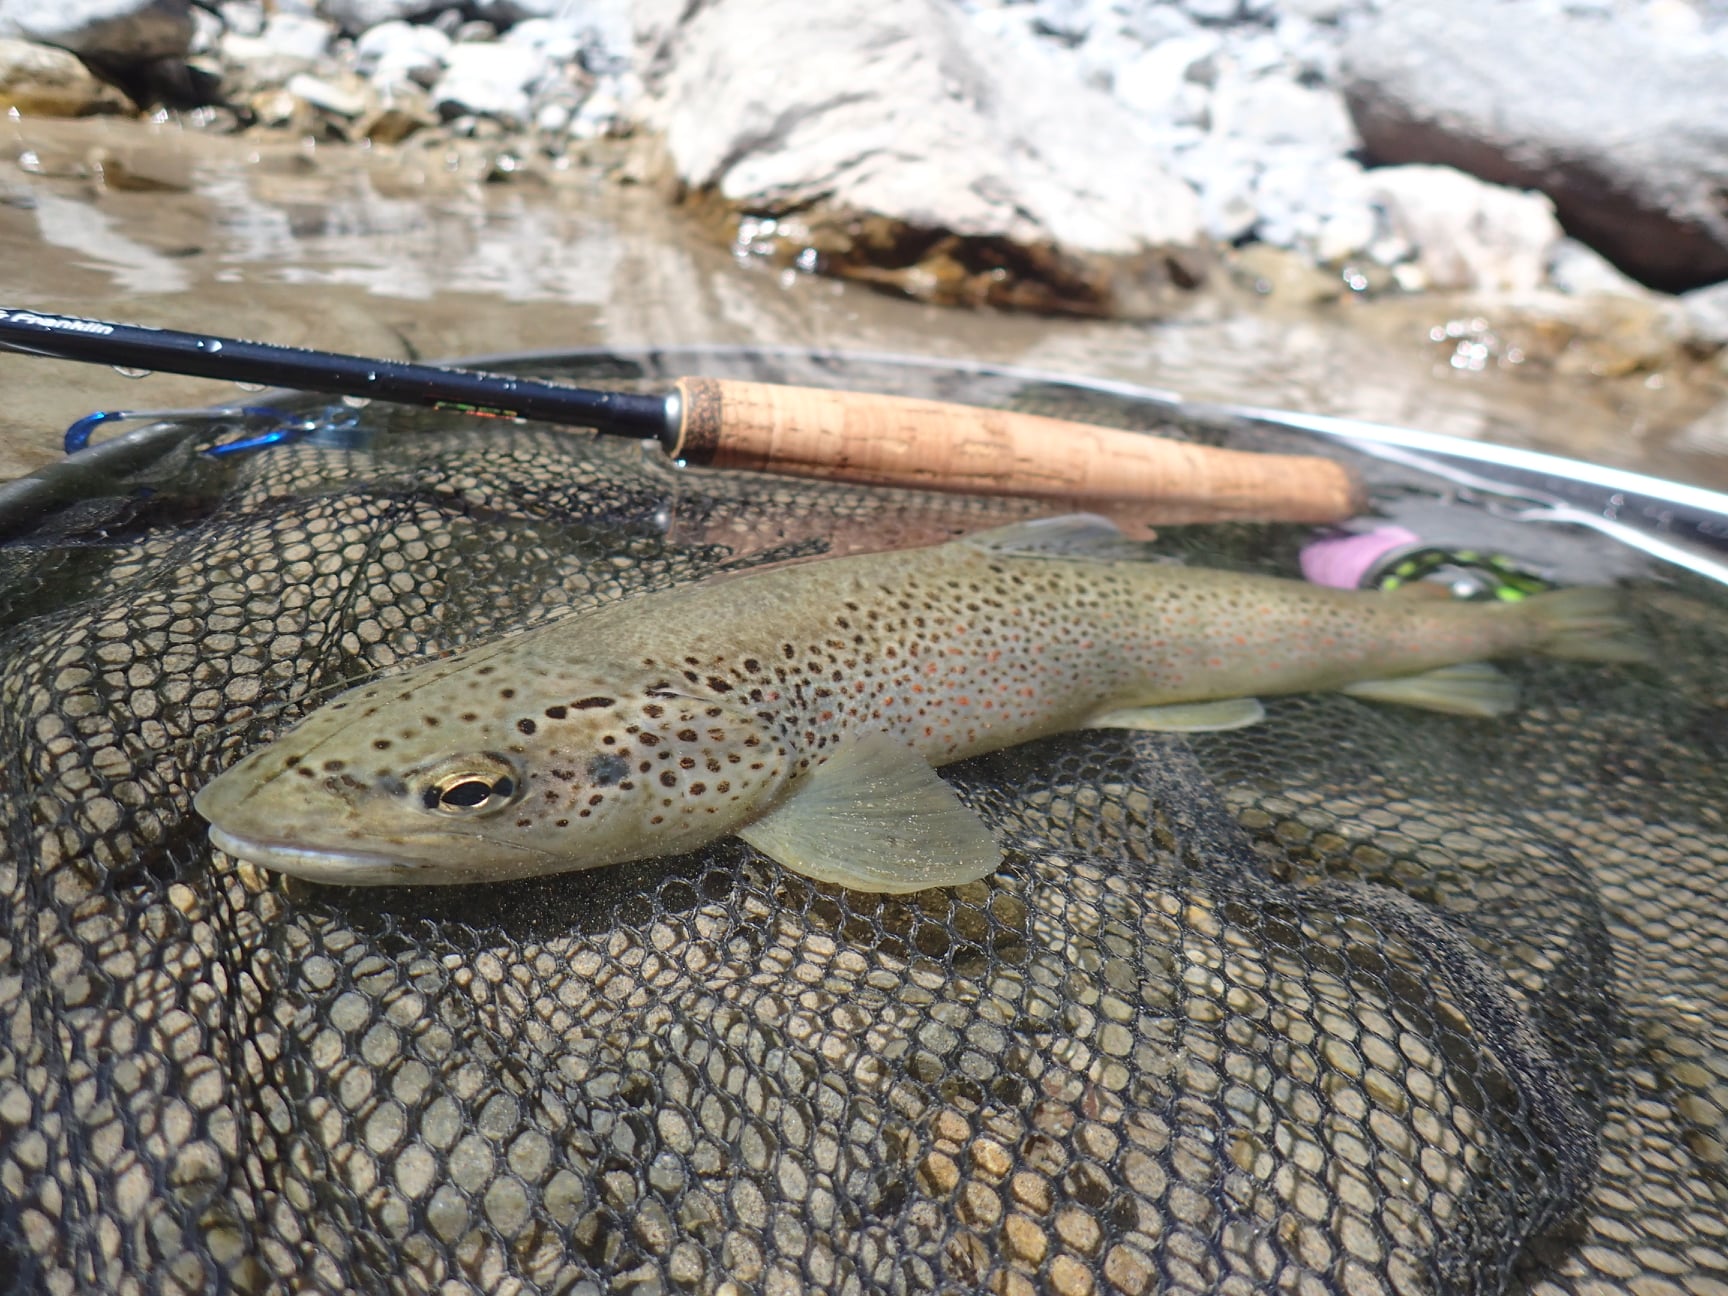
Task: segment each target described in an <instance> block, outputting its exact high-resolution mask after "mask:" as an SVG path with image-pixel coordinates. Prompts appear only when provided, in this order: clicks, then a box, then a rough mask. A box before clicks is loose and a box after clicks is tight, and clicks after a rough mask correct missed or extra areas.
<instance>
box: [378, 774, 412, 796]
mask: <svg viewBox="0 0 1728 1296" xmlns="http://www.w3.org/2000/svg"><path fill="white" fill-rule="evenodd" d="M378 790H379V791H380V792H382V793H384V795H385V796H395V797H399V796H407V795H408V785H407V784H406V783H404V782H403V781H402V780H401V779H399V778H397V777H396V776H395V775H393V774H386V775H384V776H383V777H382V778H380V779H379V780H378Z"/></svg>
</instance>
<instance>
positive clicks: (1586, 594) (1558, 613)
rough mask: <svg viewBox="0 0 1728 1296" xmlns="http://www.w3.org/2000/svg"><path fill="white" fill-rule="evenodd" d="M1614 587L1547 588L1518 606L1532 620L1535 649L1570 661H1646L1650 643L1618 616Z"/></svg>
mask: <svg viewBox="0 0 1728 1296" xmlns="http://www.w3.org/2000/svg"><path fill="white" fill-rule="evenodd" d="M1624 608H1625V604H1624V601H1623V600H1622V598H1621V596H1620V592H1619V591H1618V590H1615V589H1612V588H1610V587H1608V586H1605V585H1584V586H1580V587H1578V588H1576V589H1563V590H1551V591H1549V592H1548V593H1546V594H1537V595H1534V596H1533V597H1532V598H1531V599H1530V600H1529V601H1528V602H1527V603H1525V604H1524V612H1525V615H1527V616H1529V617H1531V618H1532V619H1533V620H1534V621H1535V622H1536V624H1537V639H1536V643H1535V648H1536V650H1537V651H1538V652H1541V653H1543V654H1545V655H1546V656H1549V657H1565V658H1569V659H1571V660H1573V661H1594V662H1647V661H1649V660H1650V657H1651V653H1650V645H1649V644H1648V643H1646V642H1645V641H1644V639H1643V638H1642V637H1641V636H1640V635H1639V634H1638V631H1637V629H1636V627H1634V626H1633V624H1632V623H1631V622H1630V621H1628V620H1627V619H1626V617H1625V615H1624Z"/></svg>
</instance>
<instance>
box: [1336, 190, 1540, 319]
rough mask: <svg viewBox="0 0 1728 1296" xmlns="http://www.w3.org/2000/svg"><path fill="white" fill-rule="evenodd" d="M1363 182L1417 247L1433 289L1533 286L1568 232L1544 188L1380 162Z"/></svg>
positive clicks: (1503, 289) (1511, 289)
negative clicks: (1517, 186)
mask: <svg viewBox="0 0 1728 1296" xmlns="http://www.w3.org/2000/svg"><path fill="white" fill-rule="evenodd" d="M1364 185H1365V189H1364V192H1365V195H1366V196H1367V197H1369V198H1370V200H1371V201H1375V202H1378V203H1380V204H1381V205H1383V206H1384V208H1385V210H1386V212H1387V214H1388V216H1389V217H1390V218H1391V220H1392V223H1393V224H1394V225H1395V226H1396V227H1397V228H1398V229H1399V230H1400V231H1401V232H1402V233H1403V234H1404V235H1405V236H1406V237H1407V238H1409V240H1410V242H1411V243H1412V244H1413V245H1414V246H1415V248H1416V257H1417V264H1418V265H1419V266H1420V267H1421V269H1422V272H1423V274H1424V275H1425V277H1426V280H1427V282H1428V284H1429V285H1430V286H1431V287H1433V288H1437V289H1479V290H1482V291H1486V292H1528V291H1530V290H1532V289H1535V288H1537V287H1540V286H1541V284H1542V282H1543V279H1544V278H1545V277H1546V269H1547V266H1548V262H1549V258H1550V257H1551V255H1552V254H1553V249H1554V245H1555V244H1556V243H1558V242H1559V241H1560V239H1561V238H1562V237H1563V235H1562V233H1561V230H1560V225H1559V222H1558V221H1556V220H1555V219H1554V204H1553V203H1552V202H1550V201H1549V200H1548V199H1547V198H1545V197H1544V196H1542V195H1541V194H1538V193H1531V192H1528V191H1525V190H1520V189H1507V188H1503V187H1502V186H1500V185H1491V184H1485V183H1484V182H1482V181H1481V180H1478V179H1476V178H1475V177H1474V176H1468V175H1465V174H1464V173H1463V172H1462V171H1454V170H1452V169H1451V168H1450V167H1435V166H1400V167H1383V168H1380V169H1378V170H1374V171H1369V172H1367V173H1366V174H1365V175H1364Z"/></svg>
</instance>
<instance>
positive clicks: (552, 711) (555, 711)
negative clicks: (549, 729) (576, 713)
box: [546, 706, 570, 720]
mask: <svg viewBox="0 0 1728 1296" xmlns="http://www.w3.org/2000/svg"><path fill="white" fill-rule="evenodd" d="M569 714H570V713H569V712H568V711H567V710H565V709H564V708H563V707H561V706H549V707H547V708H546V718H547V719H548V720H562V719H563V718H564V717H565V716H567V715H569Z"/></svg>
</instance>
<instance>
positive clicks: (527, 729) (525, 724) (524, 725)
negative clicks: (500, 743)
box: [516, 718, 538, 734]
mask: <svg viewBox="0 0 1728 1296" xmlns="http://www.w3.org/2000/svg"><path fill="white" fill-rule="evenodd" d="M536 728H538V726H537V725H535V723H534V722H533V721H532V720H529V719H526V718H524V719H521V720H518V721H517V722H516V729H517V732H519V733H525V734H531V733H533V732H534V730H535V729H536Z"/></svg>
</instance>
